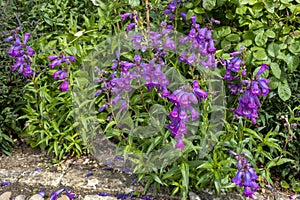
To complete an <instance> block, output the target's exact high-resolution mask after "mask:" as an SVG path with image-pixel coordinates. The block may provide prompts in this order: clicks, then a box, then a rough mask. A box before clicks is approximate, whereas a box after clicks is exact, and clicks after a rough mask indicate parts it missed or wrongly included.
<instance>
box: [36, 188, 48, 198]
mask: <svg viewBox="0 0 300 200" xmlns="http://www.w3.org/2000/svg"><path fill="white" fill-rule="evenodd" d="M37 194H39V195H41V197H43V198H44V197H45V196H46V192H45V190H41V191H39V192H38V193H37Z"/></svg>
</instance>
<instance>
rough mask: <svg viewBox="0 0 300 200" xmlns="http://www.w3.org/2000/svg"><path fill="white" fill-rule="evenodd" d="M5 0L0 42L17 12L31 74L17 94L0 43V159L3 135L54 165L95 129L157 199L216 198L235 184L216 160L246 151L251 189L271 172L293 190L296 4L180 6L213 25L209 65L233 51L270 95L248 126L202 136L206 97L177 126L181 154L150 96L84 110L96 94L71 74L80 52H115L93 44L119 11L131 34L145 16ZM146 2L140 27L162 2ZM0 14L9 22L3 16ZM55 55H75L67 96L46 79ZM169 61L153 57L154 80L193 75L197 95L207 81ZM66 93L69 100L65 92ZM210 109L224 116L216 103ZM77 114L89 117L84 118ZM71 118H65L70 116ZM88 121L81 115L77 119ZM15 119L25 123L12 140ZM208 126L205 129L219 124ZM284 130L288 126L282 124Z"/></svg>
mask: <svg viewBox="0 0 300 200" xmlns="http://www.w3.org/2000/svg"><path fill="white" fill-rule="evenodd" d="M7 2H8V3H7V4H6V3H4V2H2V3H1V4H0V5H1V6H4V5H6V8H10V9H7V10H6V9H4V10H5V11H6V12H7V13H1V19H2V20H1V22H0V23H1V25H2V23H3V27H5V30H3V31H4V34H2V36H1V40H2V41H3V39H4V38H5V37H6V35H8V34H9V32H8V31H9V30H10V29H14V28H15V27H16V26H18V25H17V23H16V21H15V20H14V13H17V14H18V16H19V18H20V20H21V22H22V25H23V30H22V32H23V33H25V32H30V33H32V36H33V37H32V38H33V39H31V40H30V41H29V43H30V45H31V46H32V48H33V49H34V50H36V52H37V55H36V56H35V57H34V60H33V63H32V67H33V68H34V70H35V71H36V72H37V73H36V74H35V75H34V76H33V77H32V79H31V80H30V81H28V82H26V85H25V86H24V84H23V82H22V81H20V79H21V80H22V78H21V77H20V76H19V75H17V74H16V73H12V72H11V71H10V69H9V67H8V66H10V65H11V61H10V60H9V59H8V58H7V56H6V55H5V54H6V49H7V48H8V46H5V45H3V47H2V46H1V55H0V56H1V57H0V58H1V65H0V68H1V70H0V80H1V82H0V83H1V90H0V93H1V97H0V106H1V112H0V125H1V126H0V150H1V151H2V152H4V153H6V154H10V151H11V146H12V145H13V140H12V135H14V134H17V135H19V136H22V137H24V138H26V139H27V140H26V141H27V142H28V143H29V144H30V145H31V146H32V147H36V146H39V147H40V148H42V149H45V150H47V151H48V153H52V152H53V153H54V155H55V157H56V159H58V160H59V159H62V158H63V157H64V156H65V155H77V156H80V155H81V154H83V153H88V152H90V151H91V146H92V143H90V141H92V140H93V137H94V136H95V135H96V134H98V132H97V131H99V130H101V129H102V130H103V132H104V133H105V136H106V137H107V138H108V139H109V140H110V141H112V142H113V143H114V144H116V145H117V146H118V147H119V148H120V149H122V150H124V154H125V156H128V157H130V156H131V155H135V156H133V157H132V160H133V161H134V162H135V163H136V168H135V171H136V172H137V173H138V174H139V180H142V179H143V180H145V182H146V185H145V192H146V190H147V189H148V188H150V187H153V189H154V191H159V190H160V189H161V186H167V187H168V189H169V190H170V192H171V193H172V194H173V195H175V194H178V193H180V195H181V197H182V198H183V199H187V196H188V191H189V190H190V189H196V190H202V189H205V188H210V189H214V190H215V192H216V194H220V192H221V190H222V189H226V190H231V189H232V188H233V187H235V186H234V184H232V183H231V182H230V179H231V178H233V177H234V176H235V172H236V168H235V164H236V161H235V160H234V158H232V156H230V155H229V154H228V151H229V150H233V151H235V152H237V153H241V152H245V153H246V157H247V159H248V160H249V161H250V163H251V165H252V166H253V167H254V168H255V169H256V170H257V171H258V174H259V176H260V177H259V180H260V184H261V186H263V183H265V182H268V183H269V184H272V183H273V178H274V176H279V178H280V179H281V182H280V183H281V185H282V187H283V188H289V189H291V190H293V191H295V192H299V188H300V187H299V184H300V183H299V176H300V164H299V163H300V160H299V159H300V153H299V152H300V143H299V134H297V133H299V120H300V119H299V114H300V113H299V110H300V108H299V105H300V104H299V103H300V101H299V99H300V98H299V97H300V93H299V91H300V90H299V83H298V82H299V81H295V80H299V79H300V73H299V64H300V59H299V55H300V29H299V27H300V26H299V23H300V22H299V14H300V10H299V4H300V2H299V1H297V0H296V1H286V0H281V1H275V2H274V1H271V0H266V1H258V0H242V1H231V0H218V1H216V0H202V1H201V0H196V1H190V2H187V3H184V4H183V8H181V10H180V11H183V12H186V13H187V19H188V20H190V18H191V16H193V15H194V14H197V22H199V23H201V25H202V26H209V27H211V28H213V30H214V32H213V37H214V38H215V39H216V40H217V44H216V47H217V49H218V50H217V53H216V56H217V57H218V58H220V57H222V58H229V54H228V53H229V52H231V51H237V50H239V49H240V47H241V46H243V47H244V48H245V60H244V61H245V63H246V67H247V71H248V72H254V74H255V72H257V70H258V69H257V68H256V67H257V66H258V65H260V64H262V63H265V64H267V65H269V66H270V75H269V77H270V79H271V82H270V87H271V89H272V91H271V92H270V94H269V95H268V96H267V97H266V98H265V99H264V102H263V105H264V107H262V108H261V109H260V116H259V119H258V120H257V121H258V123H257V125H256V126H253V125H251V124H249V123H248V121H247V120H245V121H243V120H241V119H239V120H233V119H232V121H231V118H227V121H225V122H224V123H225V128H224V129H223V130H222V131H214V129H213V128H212V129H210V128H211V127H210V126H211V124H212V121H210V117H212V116H213V114H212V113H213V111H212V102H213V98H214V97H213V95H211V96H209V97H208V100H206V101H205V102H203V104H202V105H201V106H200V107H199V109H200V110H201V113H200V119H201V120H199V121H197V122H195V123H191V124H189V128H190V131H191V132H192V133H193V137H191V138H186V139H185V140H184V143H185V146H186V149H185V150H184V151H180V150H178V149H176V150H174V148H173V147H174V145H175V143H176V141H175V139H174V138H173V137H172V135H171V133H170V131H169V130H167V129H166V127H165V126H166V124H168V123H170V119H169V118H168V117H167V115H168V113H169V112H170V111H171V110H172V106H173V105H172V104H171V103H169V102H168V101H166V100H164V99H162V98H160V96H159V95H158V92H157V90H155V89H152V90H151V91H150V92H148V91H147V89H145V88H141V87H139V85H134V83H132V85H133V86H136V90H135V91H134V92H133V93H132V94H130V95H131V96H130V108H129V111H128V112H125V113H124V112H122V111H120V110H118V109H115V110H113V109H111V108H110V109H108V110H107V111H106V112H102V113H100V114H99V113H97V112H96V110H95V109H94V107H93V106H94V105H95V104H96V106H100V105H102V104H103V103H104V102H105V97H106V96H107V95H108V94H101V95H99V96H98V97H97V98H93V91H94V90H95V89H96V88H95V87H94V86H93V87H90V86H91V84H88V82H89V81H91V80H90V77H89V74H82V71H81V70H80V67H81V66H85V65H84V63H85V61H88V62H89V64H90V63H94V64H95V66H96V65H97V61H95V62H94V61H93V62H91V61H90V60H87V59H89V57H87V55H89V54H93V53H95V52H94V51H96V52H97V53H99V52H100V53H102V55H103V56H107V55H108V54H109V53H112V52H114V51H115V50H116V44H111V43H110V44H109V45H110V46H109V47H111V49H105V50H104V49H98V45H99V44H102V45H104V44H105V40H106V39H107V38H111V37H110V36H111V35H114V34H116V33H118V32H120V30H123V29H125V27H126V23H121V18H120V16H119V14H121V13H125V12H132V11H133V10H135V11H136V12H137V13H138V14H139V16H140V17H141V25H140V26H141V27H143V28H144V27H145V26H146V25H145V24H146V20H143V19H142V18H143V16H145V12H146V11H145V10H146V9H145V7H144V1H140V0H128V1H117V0H114V1H108V0H107V1H100V0H93V1H91V0H82V1H79V0H74V1H73V0H64V1H62V0H46V1H42V0H36V1H26V0H20V1H7ZM149 2H150V4H151V5H152V7H151V10H150V20H151V27H155V26H156V25H158V24H159V23H160V22H161V21H162V20H164V19H165V16H161V15H160V13H161V12H162V11H163V10H164V6H165V5H166V3H167V2H166V1H160V0H152V1H151V0H149ZM7 5H9V6H7ZM6 16H9V19H10V20H11V21H10V20H5V17H6ZM211 17H213V18H215V19H217V20H220V21H221V24H220V25H218V24H212V23H211V22H210V18H211ZM174 26H175V28H176V29H177V30H179V31H181V32H183V33H187V32H186V31H187V28H186V24H185V23H184V22H183V21H182V20H181V17H180V16H179V11H177V12H176V16H175V22H174ZM2 37H3V38H2ZM110 42H111V41H110ZM103 51H108V52H103ZM59 53H64V54H66V55H72V56H76V58H77V59H76V60H77V61H76V63H75V64H72V65H68V66H63V67H65V68H67V69H68V78H69V80H70V85H71V88H72V92H61V91H60V90H59V89H58V87H59V85H60V83H61V82H59V81H58V82H57V81H54V80H53V78H52V75H53V73H54V71H55V70H57V68H56V69H54V70H49V67H48V64H49V60H48V58H47V56H49V55H58V54H59ZM134 54H135V52H133V51H132V52H127V53H126V54H122V55H121V56H122V57H123V58H125V59H127V60H130V61H132V58H133V55H134ZM144 56H145V57H146V58H152V57H153V55H152V52H145V55H144ZM151 56H152V57H151ZM175 59H176V56H174V55H173V54H171V55H170V56H168V57H166V59H165V62H166V63H167V65H168V66H169V68H170V69H169V71H167V72H166V74H168V76H170V77H172V78H174V80H176V81H175V82H176V83H178V82H180V83H181V84H186V83H190V82H191V80H193V79H196V80H199V82H200V84H201V87H202V88H204V87H205V86H206V85H207V86H208V88H207V89H209V85H210V84H211V82H213V81H214V80H213V79H209V78H207V77H206V76H205V75H204V74H203V72H202V71H201V70H199V71H198V69H196V68H192V69H189V68H187V67H186V66H185V65H183V64H180V63H179V62H178V61H177V60H175ZM100 60H101V59H99V61H100ZM108 64H111V63H108ZM90 67H91V69H89V70H94V68H93V67H94V66H90ZM213 76H217V77H222V70H221V71H216V72H215V74H213ZM78 77H80V78H78ZM210 81H211V82H210ZM79 82H80V84H78V83H79ZM85 83H86V84H85ZM78 85H80V86H82V87H79V86H78ZM173 86H174V85H173ZM174 87H175V86H174ZM86 88H88V89H86ZM78 94H81V96H76V95H78ZM74 97H76V98H74ZM224 98H225V97H224ZM228 102H229V104H230V107H235V106H236V104H237V101H236V99H234V98H232V97H229V98H228ZM288 105H289V106H288ZM21 108H22V109H21ZM216 109H217V110H223V109H224V108H223V107H222V106H220V107H218V108H216ZM87 110H89V111H90V113H85V111H87ZM75 112H76V114H77V116H74V113H75ZM228 113H229V114H228V117H232V113H231V112H228ZM91 114H93V117H89V116H91ZM281 115H288V118H287V121H285V123H286V124H288V125H284V123H283V122H282V121H280V116H281ZM17 118H18V119H19V120H18V121H17V120H16V119H17ZM75 118H77V119H75ZM107 118H110V120H107ZM78 120H80V121H81V122H82V127H81V126H80V125H79V124H78V123H77V122H78ZM21 122H26V123H25V127H24V132H23V133H22V134H20V130H21V128H22V126H21ZM213 122H214V123H215V124H214V125H219V124H218V123H220V122H215V121H213ZM95 124H97V125H95ZM292 124H298V126H297V127H294V128H292ZM91 125H95V126H91ZM93 128H94V129H93ZM95 129H96V130H95ZM79 132H80V134H81V135H79ZM101 133H102V132H101ZM205 152H207V154H205ZM157 160H159V161H161V162H157ZM283 165H284V167H283ZM286 166H288V167H286ZM284 180H290V181H284Z"/></svg>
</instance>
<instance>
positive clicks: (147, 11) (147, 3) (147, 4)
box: [145, 0, 150, 31]
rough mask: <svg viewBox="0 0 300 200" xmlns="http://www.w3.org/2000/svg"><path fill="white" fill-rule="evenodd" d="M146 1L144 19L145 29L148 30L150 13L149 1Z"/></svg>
mask: <svg viewBox="0 0 300 200" xmlns="http://www.w3.org/2000/svg"><path fill="white" fill-rule="evenodd" d="M145 1H146V20H147V31H150V14H149V10H150V9H149V2H148V0H145Z"/></svg>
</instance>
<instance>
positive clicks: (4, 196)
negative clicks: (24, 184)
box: [0, 192, 11, 200]
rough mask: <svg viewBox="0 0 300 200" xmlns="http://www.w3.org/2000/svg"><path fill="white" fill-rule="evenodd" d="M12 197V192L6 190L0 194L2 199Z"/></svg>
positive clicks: (8, 199)
mask: <svg viewBox="0 0 300 200" xmlns="http://www.w3.org/2000/svg"><path fill="white" fill-rule="evenodd" d="M10 198H11V192H4V193H3V194H1V195H0V199H1V200H10Z"/></svg>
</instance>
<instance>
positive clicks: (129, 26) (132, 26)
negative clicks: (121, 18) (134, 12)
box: [126, 23, 135, 31]
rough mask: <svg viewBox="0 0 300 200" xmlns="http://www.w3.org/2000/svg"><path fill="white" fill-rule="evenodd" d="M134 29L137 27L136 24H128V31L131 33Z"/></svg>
mask: <svg viewBox="0 0 300 200" xmlns="http://www.w3.org/2000/svg"><path fill="white" fill-rule="evenodd" d="M134 27H135V23H130V24H128V26H127V28H126V31H130V30H131V29H132V28H134Z"/></svg>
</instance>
